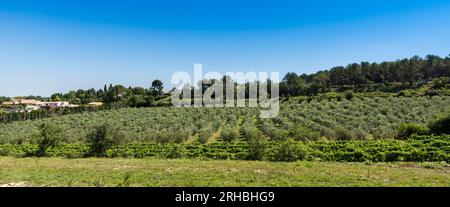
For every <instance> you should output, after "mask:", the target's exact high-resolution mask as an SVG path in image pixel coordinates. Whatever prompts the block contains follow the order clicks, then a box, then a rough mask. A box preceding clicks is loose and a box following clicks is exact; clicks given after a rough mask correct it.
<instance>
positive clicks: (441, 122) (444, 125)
mask: <svg viewBox="0 0 450 207" xmlns="http://www.w3.org/2000/svg"><path fill="white" fill-rule="evenodd" d="M430 132H431V133H432V134H437V135H440V134H450V113H449V114H447V115H445V116H441V117H440V118H438V119H436V120H435V121H433V122H432V123H431V124H430Z"/></svg>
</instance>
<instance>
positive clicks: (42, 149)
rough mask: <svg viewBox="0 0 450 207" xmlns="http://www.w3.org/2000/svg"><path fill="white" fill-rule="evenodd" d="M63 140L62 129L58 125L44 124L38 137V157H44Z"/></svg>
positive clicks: (40, 127)
mask: <svg viewBox="0 0 450 207" xmlns="http://www.w3.org/2000/svg"><path fill="white" fill-rule="evenodd" d="M62 140H63V133H62V130H61V128H59V127H57V126H56V125H53V124H50V123H47V122H44V123H42V124H41V125H40V126H39V134H38V135H37V140H36V141H37V143H38V151H37V153H36V154H37V156H44V155H46V153H47V150H48V149H49V148H53V147H57V146H58V145H59V144H60V143H61V141H62Z"/></svg>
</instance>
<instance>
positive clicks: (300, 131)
mask: <svg viewBox="0 0 450 207" xmlns="http://www.w3.org/2000/svg"><path fill="white" fill-rule="evenodd" d="M289 137H291V138H293V139H295V140H297V141H310V140H318V139H319V138H320V133H318V132H313V131H311V130H309V129H308V128H305V127H294V128H292V129H291V130H289Z"/></svg>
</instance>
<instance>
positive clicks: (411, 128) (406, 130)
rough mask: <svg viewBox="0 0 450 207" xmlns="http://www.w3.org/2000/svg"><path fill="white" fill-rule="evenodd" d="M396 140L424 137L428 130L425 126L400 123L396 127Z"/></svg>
mask: <svg viewBox="0 0 450 207" xmlns="http://www.w3.org/2000/svg"><path fill="white" fill-rule="evenodd" d="M397 130H398V134H397V139H406V138H409V137H410V136H411V135H414V134H416V135H426V134H428V133H429V131H430V130H429V129H428V128H427V127H425V126H422V125H419V124H415V123H402V124H400V125H399V126H398V129H397Z"/></svg>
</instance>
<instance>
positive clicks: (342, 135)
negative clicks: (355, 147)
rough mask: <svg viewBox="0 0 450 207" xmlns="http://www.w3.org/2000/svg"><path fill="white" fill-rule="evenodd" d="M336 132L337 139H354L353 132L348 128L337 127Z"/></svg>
mask: <svg viewBox="0 0 450 207" xmlns="http://www.w3.org/2000/svg"><path fill="white" fill-rule="evenodd" d="M335 133H336V139H337V140H352V139H353V135H352V132H351V131H349V130H348V129H344V128H340V127H339V128H336V129H335Z"/></svg>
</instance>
